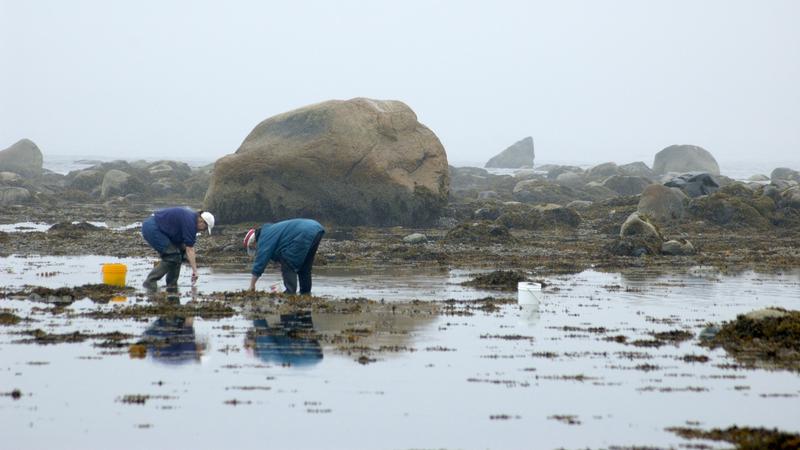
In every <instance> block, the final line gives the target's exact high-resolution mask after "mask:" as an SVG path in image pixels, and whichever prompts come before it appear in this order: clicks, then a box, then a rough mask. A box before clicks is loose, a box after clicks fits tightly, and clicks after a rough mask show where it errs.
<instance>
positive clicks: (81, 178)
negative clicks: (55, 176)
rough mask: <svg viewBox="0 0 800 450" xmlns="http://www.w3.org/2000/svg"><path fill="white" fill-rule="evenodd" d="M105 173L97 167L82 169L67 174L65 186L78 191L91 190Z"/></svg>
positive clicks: (97, 185)
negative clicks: (67, 179)
mask: <svg viewBox="0 0 800 450" xmlns="http://www.w3.org/2000/svg"><path fill="white" fill-rule="evenodd" d="M104 176H105V173H104V172H102V171H100V170H97V169H84V170H79V171H75V172H73V173H70V174H69V177H68V178H69V181H68V182H67V187H69V188H70V189H77V190H79V191H85V192H91V191H92V190H94V189H97V188H99V187H100V185H101V184H102V183H103V177H104Z"/></svg>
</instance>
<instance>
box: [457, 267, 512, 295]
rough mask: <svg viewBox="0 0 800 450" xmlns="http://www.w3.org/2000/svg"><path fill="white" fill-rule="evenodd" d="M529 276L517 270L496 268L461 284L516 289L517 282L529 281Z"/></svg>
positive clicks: (506, 289)
mask: <svg viewBox="0 0 800 450" xmlns="http://www.w3.org/2000/svg"><path fill="white" fill-rule="evenodd" d="M527 280H528V276H527V275H525V274H524V273H522V272H519V271H516V270H495V271H493V272H488V273H482V274H478V275H476V276H474V277H473V278H472V279H471V280H469V281H465V282H463V283H461V284H463V285H464V286H473V287H480V288H487V289H499V290H505V291H516V290H517V283H519V282H521V281H527Z"/></svg>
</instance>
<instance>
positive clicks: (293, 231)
mask: <svg viewBox="0 0 800 450" xmlns="http://www.w3.org/2000/svg"><path fill="white" fill-rule="evenodd" d="M324 232H325V229H324V228H322V225H320V224H319V222H317V221H316V220H311V219H290V220H284V221H283V222H278V223H272V224H269V223H268V224H265V225H264V226H262V227H261V235H260V236H259V237H258V251H257V252H256V258H255V260H254V261H253V271H252V274H253V275H254V276H256V277H260V276H261V274H263V273H264V269H266V268H267V263H269V261H270V260H273V261H280V260H283V261H285V262H286V263H287V264H289V266H291V267H292V269H294V270H295V271H297V270H298V269H299V268H300V266H302V265H303V261H305V259H306V256H307V255H308V251H309V250H311V246H312V244H313V243H314V238H315V237H317V234H319V233H324Z"/></svg>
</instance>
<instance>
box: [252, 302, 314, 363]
mask: <svg viewBox="0 0 800 450" xmlns="http://www.w3.org/2000/svg"><path fill="white" fill-rule="evenodd" d="M313 330H314V323H313V322H312V321H311V313H310V312H297V313H292V314H282V315H281V316H280V323H278V324H274V325H272V326H270V324H269V323H267V319H254V320H253V328H251V329H250V330H248V331H247V336H246V337H245V347H246V348H247V349H249V350H251V351H252V352H253V353H254V354H255V355H256V356H257V357H258V358H260V359H261V360H262V361H264V362H267V363H274V364H280V365H283V366H305V367H308V366H313V365H314V364H317V363H318V362H320V361H321V360H322V347H321V346H320V345H319V341H318V340H317V339H315V338H314V335H313Z"/></svg>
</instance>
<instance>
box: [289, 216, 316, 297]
mask: <svg viewBox="0 0 800 450" xmlns="http://www.w3.org/2000/svg"><path fill="white" fill-rule="evenodd" d="M324 233H325V232H324V231H320V232H319V233H317V235H316V236H315V237H314V240H313V241H312V242H311V248H310V249H309V250H308V254H307V255H306V259H305V260H303V264H302V265H301V266H300V267H298V268H297V271H295V270H294V268H293V267H292V266H291V265H290V264H288V263H287V262H286V261H284V260H283V259H281V275H282V276H283V286H284V287H285V288H286V290H285V291H284V293H286V294H295V293H296V292H297V279H298V277H299V278H300V295H308V294H310V293H311V266H313V265H314V256H316V254H317V249H318V248H319V241H321V240H322V235H323V234H324Z"/></svg>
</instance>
